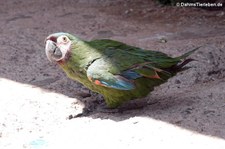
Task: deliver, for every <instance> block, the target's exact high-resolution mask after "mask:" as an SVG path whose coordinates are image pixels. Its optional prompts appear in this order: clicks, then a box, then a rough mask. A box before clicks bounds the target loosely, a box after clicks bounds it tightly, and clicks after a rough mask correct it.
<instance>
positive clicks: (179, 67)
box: [171, 58, 195, 72]
mask: <svg viewBox="0 0 225 149" xmlns="http://www.w3.org/2000/svg"><path fill="white" fill-rule="evenodd" d="M192 61H195V59H192V58H189V59H186V60H184V61H183V62H181V63H180V64H177V65H174V66H172V67H171V70H172V71H173V72H180V71H184V70H187V69H189V68H190V67H187V66H186V65H187V64H188V63H190V62H192ZM184 66H186V67H184Z"/></svg>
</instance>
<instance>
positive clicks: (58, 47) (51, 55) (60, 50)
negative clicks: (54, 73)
mask: <svg viewBox="0 0 225 149" xmlns="http://www.w3.org/2000/svg"><path fill="white" fill-rule="evenodd" d="M74 41H75V37H74V36H72V35H70V34H68V33H63V32H60V33H54V34H51V35H49V36H48V37H47V38H46V40H45V42H46V45H45V52H46V55H47V58H48V59H49V61H51V62H59V61H61V60H65V59H66V58H67V57H68V55H69V53H70V50H71V45H72V43H73V42H74Z"/></svg>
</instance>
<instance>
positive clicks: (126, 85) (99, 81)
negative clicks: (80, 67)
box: [87, 61, 135, 90]
mask: <svg viewBox="0 0 225 149" xmlns="http://www.w3.org/2000/svg"><path fill="white" fill-rule="evenodd" d="M107 67H108V66H107V65H103V64H102V63H101V61H95V62H94V63H92V64H91V65H90V66H89V67H88V69H87V77H88V79H89V80H90V81H91V82H93V83H94V84H95V85H100V86H105V87H109V88H114V89H118V90H132V89H134V88H135V85H134V82H133V81H132V80H129V79H127V78H125V77H123V76H122V75H114V74H112V73H110V72H109V71H108V70H107Z"/></svg>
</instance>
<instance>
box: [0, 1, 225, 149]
mask: <svg viewBox="0 0 225 149" xmlns="http://www.w3.org/2000/svg"><path fill="white" fill-rule="evenodd" d="M224 13H225V10H224V8H223V9H217V10H215V11H210V10H206V9H201V8H190V7H189V8H188V7H185V8H184V7H176V6H174V7H171V6H168V7H163V6H161V5H159V4H158V3H156V2H152V1H147V0H146V1H142V0H132V1H131V0H116V1H114V0H106V1H103V0H65V1H60V0H49V1H46V0H39V1H35V0H29V1H27V0H19V1H18V0H9V1H3V0H0V35H1V36H0V45H1V46H0V91H1V94H0V148H1V149H7V148H17V149H18V148H56V147H58V148H60V147H61V148H87V147H90V148H122V147H123V148H137V147H138V148H151V147H157V148H163V147H167V148H168V147H170V148H172V147H173V148H185V147H189V148H193V147H199V148H217V149H219V148H225V140H224V139H225V14H224ZM59 31H63V32H69V33H71V34H75V35H77V36H79V37H81V38H83V39H87V40H90V39H97V38H111V39H115V40H119V41H122V42H125V43H127V44H130V45H134V46H138V47H142V48H145V49H152V50H158V51H162V52H165V53H168V54H169V55H173V56H177V55H180V54H182V53H184V52H186V51H188V50H190V49H192V48H194V47H198V46H202V47H201V48H200V50H199V51H197V52H195V53H194V54H193V56H192V57H193V58H195V59H196V60H198V61H195V62H192V63H191V64H190V65H189V66H191V67H192V68H191V69H189V70H187V71H185V72H183V73H179V74H178V75H177V76H176V77H174V78H172V79H170V80H169V81H168V82H167V83H165V84H163V85H161V86H159V87H157V88H156V89H155V90H154V91H153V92H152V93H151V94H149V96H148V97H146V98H145V99H144V100H143V101H147V103H149V105H146V106H145V107H144V108H143V109H138V110H137V109H136V110H129V111H125V112H123V113H101V112H93V114H91V115H90V116H87V117H80V118H74V119H71V120H69V119H68V116H69V115H75V114H77V113H79V112H81V110H82V108H83V107H84V102H85V101H92V100H94V99H95V98H96V96H97V95H96V94H94V93H92V96H91V97H87V98H82V97H81V96H80V94H81V93H87V92H88V90H87V89H86V88H84V87H83V86H82V85H81V84H79V83H77V82H74V81H71V80H69V79H67V77H66V75H65V74H64V73H63V72H62V71H61V70H60V69H59V68H58V67H57V65H55V64H53V63H50V62H49V61H48V60H47V57H46V55H45V50H44V46H45V45H44V44H45V43H44V40H45V38H46V37H47V36H48V35H49V34H51V33H54V32H59ZM155 101H157V102H156V103H155V104H151V103H153V102H155ZM140 102H141V101H140Z"/></svg>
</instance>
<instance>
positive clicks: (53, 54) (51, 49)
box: [45, 37, 62, 62]
mask: <svg viewBox="0 0 225 149" xmlns="http://www.w3.org/2000/svg"><path fill="white" fill-rule="evenodd" d="M45 53H46V56H47V58H48V60H49V61H51V62H52V61H58V60H59V59H60V58H61V57H62V52H61V50H60V49H59V47H58V46H57V45H56V42H55V41H54V40H52V39H51V37H50V38H47V39H46V40H45Z"/></svg>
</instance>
